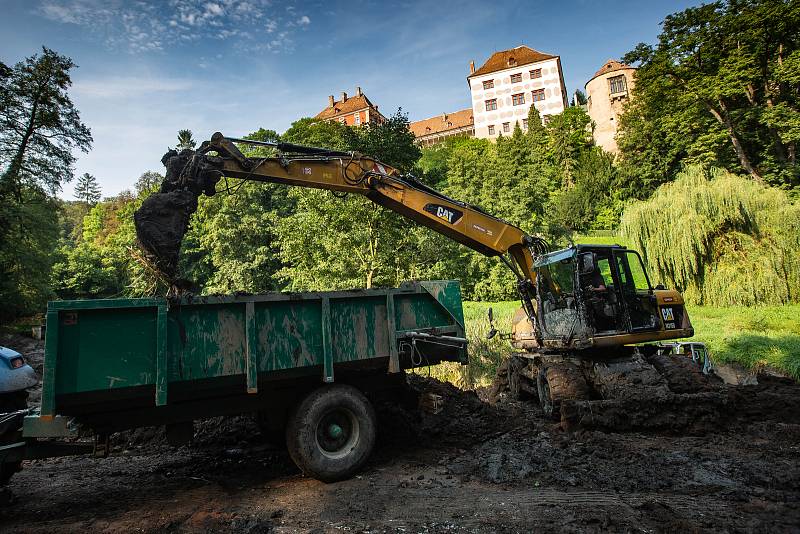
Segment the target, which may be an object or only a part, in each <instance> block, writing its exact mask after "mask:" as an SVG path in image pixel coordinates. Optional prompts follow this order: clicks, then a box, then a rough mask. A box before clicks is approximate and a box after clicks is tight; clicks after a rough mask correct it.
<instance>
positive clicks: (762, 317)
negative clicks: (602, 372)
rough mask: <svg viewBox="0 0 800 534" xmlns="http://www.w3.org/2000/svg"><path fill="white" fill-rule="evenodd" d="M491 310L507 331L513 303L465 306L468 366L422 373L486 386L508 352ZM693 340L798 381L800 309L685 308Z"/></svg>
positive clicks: (724, 357) (719, 357) (717, 355)
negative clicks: (492, 324) (491, 322)
mask: <svg viewBox="0 0 800 534" xmlns="http://www.w3.org/2000/svg"><path fill="white" fill-rule="evenodd" d="M489 307H492V309H493V310H494V318H495V321H494V322H495V328H497V330H499V331H500V332H501V334H508V333H510V332H511V318H512V316H513V315H514V312H515V311H516V310H517V308H518V307H519V303H518V302H464V318H465V320H466V329H467V338H468V339H469V355H470V363H469V365H467V366H461V365H459V364H455V363H451V362H446V363H442V364H439V365H436V366H433V367H430V368H428V369H420V370H419V371H418V372H419V373H420V374H423V375H428V374H429V375H430V376H433V377H435V378H438V379H440V380H446V381H448V382H452V383H453V384H456V385H457V386H459V387H462V388H474V387H479V386H487V385H489V384H490V383H491V381H492V379H493V378H494V374H495V371H496V369H497V366H498V365H499V364H500V363H501V362H502V361H503V359H505V358H506V357H508V355H509V354H511V352H513V350H514V349H513V348H512V347H511V345H510V342H509V340H508V339H505V338H504V336H502V335H500V334H498V335H497V336H495V337H494V339H491V340H487V339H486V333H487V332H488V331H489V320H488V318H487V316H486V311H487V310H488V308H489ZM689 316H690V318H691V320H692V324H693V325H694V331H695V337H694V338H692V339H693V340H695V341H702V342H703V343H705V344H706V346H707V347H708V349H709V352H710V353H711V356H712V358H713V359H714V360H715V361H718V362H736V363H739V364H741V365H743V366H744V367H746V368H748V369H758V368H763V367H772V368H775V369H777V370H778V371H781V372H783V373H786V374H788V375H789V376H791V377H793V378H794V379H796V380H800V305H790V306H768V307H760V308H710V307H703V306H692V307H689Z"/></svg>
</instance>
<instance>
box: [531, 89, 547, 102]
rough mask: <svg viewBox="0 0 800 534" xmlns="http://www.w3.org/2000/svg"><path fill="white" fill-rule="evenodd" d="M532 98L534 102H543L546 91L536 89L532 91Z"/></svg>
mask: <svg viewBox="0 0 800 534" xmlns="http://www.w3.org/2000/svg"><path fill="white" fill-rule="evenodd" d="M531 97H532V98H533V101H534V102H541V101H542V100H544V89H534V90H533V91H531Z"/></svg>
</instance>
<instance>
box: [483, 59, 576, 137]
mask: <svg viewBox="0 0 800 534" xmlns="http://www.w3.org/2000/svg"><path fill="white" fill-rule="evenodd" d="M467 84H468V85H469V88H470V93H471V97H472V112H473V117H474V128H475V137H478V138H481V139H496V138H497V137H498V136H500V135H501V134H502V135H504V136H509V135H511V133H512V132H513V131H514V125H515V123H519V125H520V127H521V128H522V129H523V130H526V129H527V127H528V124H527V123H528V111H529V109H530V107H531V106H532V105H534V106H536V109H537V110H538V111H539V114H540V115H541V116H542V119H543V121H545V122H546V121H547V120H548V119H549V117H550V116H551V115H555V114H558V113H561V112H562V111H564V109H565V108H566V107H567V90H566V86H565V85H564V75H563V72H562V70H561V58H560V57H559V56H554V55H551V54H546V53H543V52H539V51H537V50H534V49H532V48H529V47H527V46H518V47H516V48H512V49H510V50H502V51H500V52H495V53H494V54H492V56H491V57H490V58H489V59H488V60H486V62H485V63H484V64H483V65H481V67H480V68H479V69H477V70H476V69H475V62H474V61H473V62H470V74H469V76H467Z"/></svg>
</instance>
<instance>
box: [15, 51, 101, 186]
mask: <svg viewBox="0 0 800 534" xmlns="http://www.w3.org/2000/svg"><path fill="white" fill-rule="evenodd" d="M3 67H4V68H3V69H2V71H3V75H2V76H0V168H2V169H4V170H3V173H2V175H0V200H2V201H4V202H6V201H7V200H8V198H9V196H13V197H15V199H16V201H17V202H20V201H21V199H22V197H23V196H24V195H25V193H24V192H23V189H24V188H26V187H27V188H32V189H39V188H41V189H44V190H46V191H49V192H50V193H55V192H56V191H57V190H58V189H60V187H61V182H62V181H69V180H70V179H71V178H72V164H73V163H74V161H75V157H74V156H73V150H75V149H78V150H82V151H84V152H86V151H88V150H89V146H90V145H91V142H92V136H91V134H90V132H89V128H87V127H86V126H85V125H84V124H83V123H82V122H81V119H80V115H79V114H78V110H77V109H75V107H74V106H73V104H72V101H71V100H70V98H69V96H68V95H67V89H68V88H69V87H70V86H71V85H72V80H71V79H70V74H69V72H70V71H71V70H72V69H73V68H75V63H73V62H72V60H71V59H69V58H68V57H66V56H61V55H59V54H57V53H56V52H54V51H53V50H50V49H49V48H42V53H41V54H35V55H33V56H31V57H29V58H27V59H25V61H22V62H19V63H17V64H16V65H14V67H13V68H12V69H8V67H5V65H3Z"/></svg>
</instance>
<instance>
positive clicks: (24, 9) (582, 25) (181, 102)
mask: <svg viewBox="0 0 800 534" xmlns="http://www.w3.org/2000/svg"><path fill="white" fill-rule="evenodd" d="M696 3H697V2H686V1H677V0H658V1H642V0H639V1H635V0H630V1H629V0H618V1H603V2H592V1H574V2H567V1H562V2H540V3H539V2H530V1H519V2H485V1H473V0H465V1H460V2H449V1H438V2H399V3H389V2H386V3H384V2H338V1H334V0H330V1H324V2H299V1H298V2H283V1H280V0H164V1H160V2H156V1H145V0H134V1H125V0H3V2H2V4H3V17H2V18H0V60H2V61H3V62H5V63H6V64H13V63H15V62H17V61H19V60H21V59H23V58H24V57H26V56H29V55H31V54H33V53H35V52H36V51H38V50H39V49H40V47H41V46H42V45H46V46H48V47H50V48H53V49H55V50H56V51H58V52H60V53H62V54H66V55H68V56H70V57H71V58H73V60H74V61H75V62H76V63H77V64H78V65H79V68H78V69H76V70H75V71H74V72H73V82H74V86H73V88H72V91H71V95H72V98H73V100H74V102H75V104H76V105H77V107H78V109H79V110H80V112H81V116H82V118H83V121H84V122H85V123H86V124H87V125H88V126H89V127H90V128H91V130H92V134H93V136H94V144H93V147H92V150H91V152H90V153H89V154H79V157H78V162H77V164H76V169H75V170H76V173H79V174H80V173H83V172H89V173H91V174H93V175H95V176H96V177H97V178H98V179H99V181H100V185H101V186H102V188H103V193H104V194H105V195H113V194H117V193H119V192H120V191H122V190H124V189H127V188H131V187H132V185H133V183H134V182H135V181H136V179H137V177H138V176H139V175H140V174H141V173H142V172H144V171H147V170H157V171H159V172H161V171H162V169H161V164H160V161H159V160H160V158H161V155H162V154H163V153H164V152H165V151H166V149H167V147H169V146H172V145H174V143H175V135H176V132H177V130H179V129H181V128H189V129H190V130H192V131H193V132H194V136H195V138H196V139H198V140H203V139H208V138H209V137H210V136H211V134H212V133H213V132H215V131H217V130H219V131H222V132H223V133H225V134H226V135H230V136H241V135H244V134H247V133H248V132H251V131H254V130H256V129H258V128H260V127H264V128H270V129H274V130H276V131H278V132H283V131H284V130H286V128H288V127H289V125H290V124H291V123H292V122H293V121H294V120H296V119H298V118H300V117H304V116H313V115H315V114H316V113H318V112H319V111H320V110H321V109H322V108H323V107H325V106H326V105H327V96H328V95H329V94H333V95H337V98H338V95H339V94H340V93H341V92H342V91H347V92H348V94H352V93H353V92H354V91H355V87H356V86H361V87H362V89H363V90H364V92H365V93H366V94H367V96H368V97H369V98H370V100H372V101H373V102H374V103H375V104H377V105H378V106H379V107H380V109H381V111H383V112H384V113H391V112H393V111H394V110H396V109H397V108H398V107H402V108H403V110H404V111H405V112H407V113H408V114H409V118H410V119H411V120H412V121H413V120H419V119H423V118H426V117H430V116H433V115H437V114H439V113H441V112H443V111H455V110H458V109H464V108H466V107H469V104H470V100H469V93H468V89H467V84H466V76H467V74H468V72H469V61H470V60H472V59H474V60H475V63H476V65H477V66H480V65H481V63H483V62H484V61H485V60H486V59H487V58H488V57H489V56H490V55H491V54H492V52H494V51H496V50H503V49H507V48H512V47H514V46H518V45H520V44H526V45H528V46H530V47H532V48H535V49H537V50H541V51H543V52H548V53H551V54H558V55H560V56H561V61H562V67H563V70H564V78H565V82H566V84H567V90H568V91H569V92H570V93H572V92H573V91H574V90H575V89H576V88H582V87H583V84H584V83H585V82H586V81H587V80H588V79H589V78H590V77H591V76H592V74H593V73H594V72H595V71H596V70H597V69H598V68H599V67H600V66H601V65H602V64H603V62H604V61H605V60H606V59H608V58H619V57H620V56H622V55H623V54H624V53H625V52H627V51H628V50H630V49H632V48H633V47H634V46H635V45H636V44H637V43H638V42H641V41H645V42H653V41H655V39H656V37H657V35H658V32H659V24H660V22H661V21H662V20H663V19H664V17H665V16H666V15H668V14H669V13H673V12H675V11H679V10H682V9H684V8H686V7H688V6H690V5H694V4H696ZM72 188H73V186H72V184H66V185H65V187H64V191H63V192H62V195H61V196H63V197H64V198H72Z"/></svg>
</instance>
